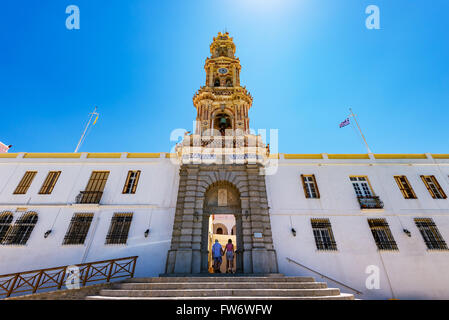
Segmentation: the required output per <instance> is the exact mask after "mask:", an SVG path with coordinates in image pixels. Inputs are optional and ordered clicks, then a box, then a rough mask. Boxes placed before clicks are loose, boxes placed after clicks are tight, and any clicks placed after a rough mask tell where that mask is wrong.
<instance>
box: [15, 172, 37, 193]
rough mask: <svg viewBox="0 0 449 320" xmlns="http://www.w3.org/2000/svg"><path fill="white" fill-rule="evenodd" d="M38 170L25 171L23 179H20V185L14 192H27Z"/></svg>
mask: <svg viewBox="0 0 449 320" xmlns="http://www.w3.org/2000/svg"><path fill="white" fill-rule="evenodd" d="M36 174H37V171H27V172H25V174H24V176H23V178H22V180H20V182H19V185H18V186H17V188H16V190H14V194H26V193H27V191H28V188H29V187H30V186H31V183H32V182H33V179H34V177H35V176H36Z"/></svg>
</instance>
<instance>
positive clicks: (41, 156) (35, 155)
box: [23, 153, 81, 159]
mask: <svg viewBox="0 0 449 320" xmlns="http://www.w3.org/2000/svg"><path fill="white" fill-rule="evenodd" d="M23 157H24V158H27V159H44V158H58V159H63V158H80V157H81V153H25V155H24V156H23Z"/></svg>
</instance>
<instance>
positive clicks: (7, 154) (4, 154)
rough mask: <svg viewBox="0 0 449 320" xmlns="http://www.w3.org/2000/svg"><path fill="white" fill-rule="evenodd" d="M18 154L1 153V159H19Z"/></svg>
mask: <svg viewBox="0 0 449 320" xmlns="http://www.w3.org/2000/svg"><path fill="white" fill-rule="evenodd" d="M17 155H18V153H0V158H17Z"/></svg>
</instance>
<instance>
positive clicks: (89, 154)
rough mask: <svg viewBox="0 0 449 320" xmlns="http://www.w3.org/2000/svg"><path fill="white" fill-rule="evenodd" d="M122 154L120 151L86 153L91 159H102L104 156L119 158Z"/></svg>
mask: <svg viewBox="0 0 449 320" xmlns="http://www.w3.org/2000/svg"><path fill="white" fill-rule="evenodd" d="M121 156H122V154H121V153H88V154H87V158H93V159H100V158H101V159H104V158H114V159H117V158H120V157H121Z"/></svg>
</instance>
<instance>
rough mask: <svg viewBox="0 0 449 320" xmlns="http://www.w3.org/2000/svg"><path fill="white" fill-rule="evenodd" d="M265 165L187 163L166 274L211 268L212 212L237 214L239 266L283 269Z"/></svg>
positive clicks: (244, 270) (270, 270)
mask: <svg viewBox="0 0 449 320" xmlns="http://www.w3.org/2000/svg"><path fill="white" fill-rule="evenodd" d="M260 169H261V168H260V165H258V164H231V165H215V164H214V165H196V164H183V165H182V166H181V168H180V172H179V179H180V180H179V189H178V198H177V202H176V211H175V216H174V220H173V232H172V240H171V245H170V249H169V250H168V252H167V263H166V267H165V270H166V274H198V273H207V272H208V254H209V250H208V227H209V218H210V216H211V215H212V214H214V215H219V214H228V215H233V216H234V217H235V220H236V226H235V235H236V237H237V238H236V240H237V241H236V242H237V246H236V247H237V249H238V252H237V254H236V272H239V273H240V272H242V273H245V274H253V273H259V274H261V273H277V272H278V266H277V259H276V251H275V250H274V246H273V239H272V234H271V224H270V215H269V207H268V200H267V193H266V186H265V176H264V175H261V174H260V172H261V171H260ZM228 232H229V229H228Z"/></svg>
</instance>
